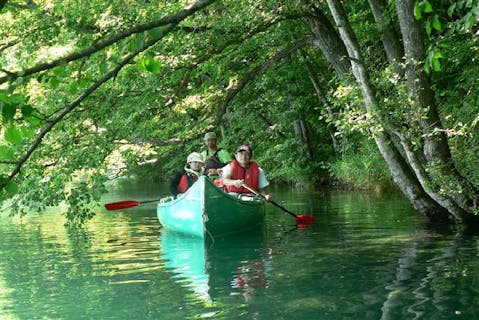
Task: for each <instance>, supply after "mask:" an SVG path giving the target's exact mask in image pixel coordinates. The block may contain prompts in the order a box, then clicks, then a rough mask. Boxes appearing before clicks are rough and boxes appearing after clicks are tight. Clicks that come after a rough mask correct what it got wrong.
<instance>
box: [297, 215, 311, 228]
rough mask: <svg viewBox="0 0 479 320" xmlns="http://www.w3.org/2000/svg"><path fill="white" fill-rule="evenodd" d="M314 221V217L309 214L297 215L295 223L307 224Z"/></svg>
mask: <svg viewBox="0 0 479 320" xmlns="http://www.w3.org/2000/svg"><path fill="white" fill-rule="evenodd" d="M313 222H314V218H313V217H310V216H303V215H297V216H296V224H297V225H301V226H307V225H310V224H312V223H313Z"/></svg>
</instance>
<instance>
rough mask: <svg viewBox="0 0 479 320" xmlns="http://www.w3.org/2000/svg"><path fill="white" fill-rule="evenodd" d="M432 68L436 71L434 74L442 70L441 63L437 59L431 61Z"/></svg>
mask: <svg viewBox="0 0 479 320" xmlns="http://www.w3.org/2000/svg"><path fill="white" fill-rule="evenodd" d="M432 67H433V69H434V71H436V72H439V71H441V70H442V68H441V61H439V59H433V60H432Z"/></svg>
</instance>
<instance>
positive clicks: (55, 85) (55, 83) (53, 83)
mask: <svg viewBox="0 0 479 320" xmlns="http://www.w3.org/2000/svg"><path fill="white" fill-rule="evenodd" d="M49 83H50V85H51V86H52V88H53V89H58V86H59V85H60V81H59V80H58V78H57V77H52V78H50V81H49Z"/></svg>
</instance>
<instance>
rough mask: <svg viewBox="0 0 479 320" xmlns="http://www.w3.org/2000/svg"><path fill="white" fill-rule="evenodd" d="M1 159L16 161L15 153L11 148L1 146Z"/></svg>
mask: <svg viewBox="0 0 479 320" xmlns="http://www.w3.org/2000/svg"><path fill="white" fill-rule="evenodd" d="M0 159H2V160H15V152H14V150H13V149H12V148H11V147H9V146H0Z"/></svg>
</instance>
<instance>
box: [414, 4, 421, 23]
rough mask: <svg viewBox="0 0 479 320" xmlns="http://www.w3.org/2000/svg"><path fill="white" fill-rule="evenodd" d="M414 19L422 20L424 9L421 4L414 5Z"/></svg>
mask: <svg viewBox="0 0 479 320" xmlns="http://www.w3.org/2000/svg"><path fill="white" fill-rule="evenodd" d="M414 18H416V20H421V19H422V9H421V6H420V4H419V2H416V4H415V5H414Z"/></svg>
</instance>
